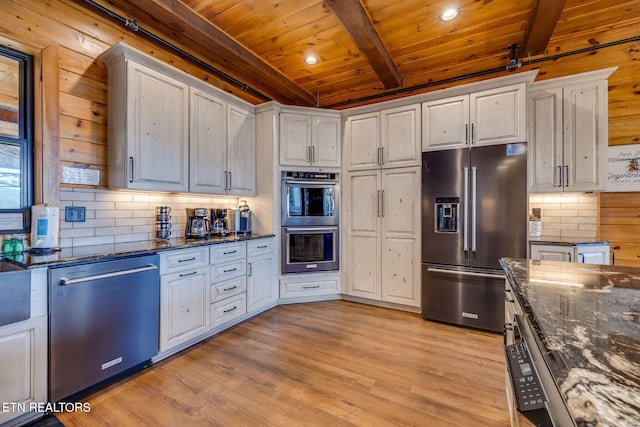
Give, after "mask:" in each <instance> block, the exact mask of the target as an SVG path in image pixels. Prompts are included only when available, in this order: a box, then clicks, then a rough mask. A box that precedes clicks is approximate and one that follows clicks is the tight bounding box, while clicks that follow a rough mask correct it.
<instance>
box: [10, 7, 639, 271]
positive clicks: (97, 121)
mask: <svg viewBox="0 0 640 427" xmlns="http://www.w3.org/2000/svg"><path fill="white" fill-rule="evenodd" d="M116 12H117V10H116ZM576 34H577V35H576V36H575V38H569V39H566V40H560V41H555V45H554V46H552V48H550V54H556V53H561V52H571V51H575V50H576V49H580V48H584V47H587V46H591V45H593V44H597V43H605V42H610V41H615V40H622V39H625V38H627V37H632V36H637V34H638V30H637V26H633V27H632V28H630V27H629V26H627V27H620V28H617V27H615V26H612V28H610V29H608V30H607V31H606V32H602V33H599V34H591V35H589V36H588V37H585V33H584V31H582V32H576ZM12 41H14V42H15V43H12ZM118 41H124V42H125V43H128V44H130V45H131V46H133V47H135V48H137V49H140V50H142V51H145V52H147V53H149V54H152V55H154V56H155V57H157V58H158V59H160V60H162V61H165V62H168V63H171V64H172V65H174V66H176V67H178V68H180V69H182V70H183V71H186V72H187V73H190V74H192V75H195V76H197V77H199V78H202V79H203V80H206V81H209V82H210V83H211V84H214V85H216V86H218V87H220V88H222V89H223V90H226V91H228V92H230V93H234V94H235V95H237V96H239V97H242V98H243V99H246V100H247V101H249V102H253V103H258V102H259V100H258V99H252V98H251V96H250V95H249V94H247V93H246V92H243V91H241V90H239V89H237V88H234V87H231V86H229V85H227V84H226V83H225V82H222V81H220V80H219V79H218V78H217V77H216V76H215V75H212V74H210V73H207V72H206V70H203V69H202V68H200V67H198V66H197V65H194V64H191V63H186V62H185V61H184V60H183V59H181V58H180V57H178V56H176V55H174V54H173V53H171V52H169V51H167V50H166V49H165V48H163V47H162V46H158V45H155V44H154V43H153V42H151V41H149V40H148V39H146V38H142V37H141V36H139V35H138V34H136V33H134V32H132V31H130V30H128V29H126V28H124V27H123V26H121V25H120V24H119V23H116V22H113V21H111V20H109V19H107V18H105V17H104V16H102V15H97V14H96V13H93V12H91V11H88V10H87V9H86V8H84V7H82V6H80V5H79V3H76V2H74V1H72V0H46V1H45V0H3V3H2V8H0V42H3V43H6V44H10V45H13V46H12V47H16V48H20V47H21V46H28V47H29V49H30V50H34V51H41V52H42V51H44V50H45V49H49V50H51V48H52V47H56V51H57V61H58V67H57V69H58V74H59V75H58V77H59V84H58V86H59V88H58V91H57V93H53V91H52V90H47V91H44V93H45V95H46V97H45V98H44V99H41V100H39V102H40V103H41V104H42V109H43V111H45V112H52V111H56V110H59V120H58V122H57V123H53V124H52V123H51V122H52V120H51V118H50V117H47V116H46V114H44V116H45V117H44V119H46V120H47V126H43V129H42V131H41V133H40V134H39V135H38V136H37V138H36V139H38V141H36V146H37V147H43V148H45V149H47V148H48V149H50V147H51V145H50V144H46V143H45V144H44V146H43V145H42V143H43V141H45V142H46V141H49V142H51V141H54V140H55V142H59V162H58V161H57V160H56V156H55V154H56V153H49V154H48V155H47V153H46V152H44V151H43V152H39V153H37V154H36V155H37V156H42V157H43V158H42V162H44V163H45V166H44V167H45V169H47V170H49V173H51V171H52V170H53V171H55V166H56V164H55V163H57V166H64V165H83V166H86V167H90V168H94V169H99V170H100V185H99V187H105V186H106V183H107V149H106V134H107V121H108V119H107V116H106V103H107V88H106V82H107V74H106V69H105V67H104V65H103V64H102V63H100V62H99V61H96V60H95V58H96V57H97V56H98V55H99V54H100V53H102V52H103V51H104V50H106V49H107V48H108V47H109V46H111V45H113V44H114V43H116V42H118ZM49 56H51V55H49ZM213 65H215V64H213ZM611 66H618V67H619V69H618V70H617V71H616V72H615V73H614V74H613V75H612V76H611V78H610V79H609V144H610V145H622V144H636V143H640V126H639V125H638V123H640V88H639V85H640V44H638V43H626V44H621V45H618V46H614V47H608V48H605V49H601V50H597V51H593V52H589V53H583V54H580V55H574V56H568V57H564V58H560V59H557V60H554V61H547V62H542V63H539V64H534V65H524V66H523V67H522V68H521V71H525V70H529V69H532V68H539V69H540V72H539V77H538V80H542V79H547V78H552V77H559V76H563V75H568V74H575V73H580V72H585V71H591V70H595V69H600V68H605V67H611ZM43 69H44V67H43ZM51 70H55V64H54V66H47V67H46V71H45V72H46V73H48V74H47V75H46V76H43V80H46V79H49V80H50V79H51V76H49V74H50V73H51ZM459 83H460V84H463V83H467V81H461V82H459ZM52 87H55V85H48V88H52ZM435 89H438V88H432V89H431V90H435ZM48 105H49V106H56V107H58V108H49V109H47V106H48ZM40 117H41V119H42V115H41V116H40ZM53 122H54V121H53ZM55 124H57V125H58V126H59V128H58V129H56V128H55ZM58 135H59V138H58ZM52 160H53V162H54V164H53V165H52V164H51V163H50V162H51V161H52ZM47 162H49V163H47ZM40 175H42V176H43V177H42V178H41V179H42V180H43V181H45V182H44V183H41V186H42V187H43V188H45V190H44V191H45V192H46V188H48V187H49V188H52V189H54V191H55V189H56V188H57V184H58V183H56V182H53V183H52V182H49V183H48V184H47V182H46V180H47V178H46V176H47V174H46V173H39V174H37V176H40ZM49 179H51V178H49ZM627 194H628V193H627ZM638 200H640V195H638V194H635V193H633V194H631V195H630V196H627V197H625V196H621V195H617V194H616V195H605V194H603V195H601V197H600V209H601V215H600V216H601V221H602V223H601V224H600V226H599V236H600V238H603V239H609V240H611V241H612V242H613V243H614V246H620V248H621V249H620V255H619V256H618V257H617V259H618V260H619V262H623V260H624V262H629V263H631V262H632V261H633V258H634V256H635V257H636V258H637V255H635V254H636V253H640V229H638V228H637V227H638V226H637V224H634V221H636V220H635V219H631V218H633V215H626V216H625V215H623V216H618V215H617V214H616V212H619V211H617V210H616V209H621V208H622V209H632V210H633V209H636V210H637V209H638V206H640V202H639V201H638ZM48 201H49V202H50V203H55V201H54V200H50V199H49V200H48ZM625 203H631V204H630V205H628V206H626V205H625ZM620 204H622V205H623V206H622V207H621V206H620ZM612 212H613V216H612V214H611V213H612ZM612 218H629V219H628V220H621V219H617V220H616V219H612ZM611 221H619V222H618V223H616V224H613V223H611ZM618 229H621V230H623V231H620V232H619V231H617V230H618ZM624 230H628V231H624ZM622 239H625V240H622Z"/></svg>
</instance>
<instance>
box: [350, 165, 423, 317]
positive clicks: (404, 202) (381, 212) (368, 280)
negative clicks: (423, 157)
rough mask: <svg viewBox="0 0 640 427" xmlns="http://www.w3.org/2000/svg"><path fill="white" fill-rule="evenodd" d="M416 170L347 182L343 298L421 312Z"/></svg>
mask: <svg viewBox="0 0 640 427" xmlns="http://www.w3.org/2000/svg"><path fill="white" fill-rule="evenodd" d="M420 178H421V177H420V168H419V167H413V168H397V169H388V170H383V171H361V172H351V173H349V174H347V175H346V177H345V181H344V182H345V185H344V188H345V191H346V195H345V197H346V200H347V212H346V215H345V216H346V218H347V223H346V231H345V239H343V242H344V246H346V248H345V251H344V252H343V253H344V254H346V256H345V257H344V258H343V260H344V262H343V263H342V265H343V269H344V271H345V276H346V284H345V285H344V289H345V293H346V294H347V295H349V296H353V297H361V298H366V299H371V300H377V301H384V302H389V303H395V304H400V305H404V306H409V307H420V265H421V264H420V262H421V259H420V256H421V251H420Z"/></svg>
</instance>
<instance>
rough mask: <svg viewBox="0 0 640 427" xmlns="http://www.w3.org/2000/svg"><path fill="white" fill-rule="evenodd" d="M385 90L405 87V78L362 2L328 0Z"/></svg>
mask: <svg viewBox="0 0 640 427" xmlns="http://www.w3.org/2000/svg"><path fill="white" fill-rule="evenodd" d="M324 4H325V5H327V7H328V8H329V9H330V10H331V11H332V12H333V14H334V15H335V16H336V18H337V19H338V21H340V24H342V27H343V28H344V29H345V31H346V32H347V34H349V36H351V40H353V42H354V43H355V45H356V46H357V48H358V49H359V50H360V52H362V54H363V55H364V56H365V57H366V58H367V60H368V61H369V64H370V65H371V67H372V68H373V70H374V71H375V73H376V74H377V75H378V77H379V78H380V80H381V81H382V83H383V84H384V87H385V88H386V89H396V88H400V87H402V76H401V75H400V71H399V70H398V68H397V67H396V65H395V64H394V63H393V60H392V59H391V55H389V52H387V49H386V48H385V47H384V44H382V40H381V39H380V36H379V35H378V32H377V31H376V29H375V26H374V25H373V22H372V21H371V17H369V14H368V13H367V11H366V10H365V8H364V6H362V3H360V0H325V2H324Z"/></svg>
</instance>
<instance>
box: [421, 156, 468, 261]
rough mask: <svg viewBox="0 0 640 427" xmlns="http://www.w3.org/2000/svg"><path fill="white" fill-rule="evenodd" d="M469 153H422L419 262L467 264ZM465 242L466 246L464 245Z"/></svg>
mask: <svg viewBox="0 0 640 427" xmlns="http://www.w3.org/2000/svg"><path fill="white" fill-rule="evenodd" d="M465 168H466V170H467V171H468V170H469V150H468V149H466V148H462V149H456V150H442V151H429V152H425V153H422V261H423V262H432V263H437V264H449V265H467V263H468V259H467V252H465V250H466V249H465V247H467V246H468V239H467V240H465V237H467V238H468V234H469V231H470V230H468V229H467V228H466V227H465V221H464V217H465V212H466V213H467V215H468V213H469V209H468V208H469V206H468V205H467V203H466V196H465V184H466V186H468V185H469V180H468V174H467V176H466V178H465V175H464V172H465ZM465 241H466V242H467V244H466V245H465Z"/></svg>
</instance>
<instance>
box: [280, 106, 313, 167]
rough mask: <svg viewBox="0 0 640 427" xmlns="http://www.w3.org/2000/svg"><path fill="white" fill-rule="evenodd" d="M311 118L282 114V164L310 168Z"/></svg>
mask: <svg viewBox="0 0 640 427" xmlns="http://www.w3.org/2000/svg"><path fill="white" fill-rule="evenodd" d="M310 150H311V116H308V115H306V114H295V113H281V114H280V164H281V165H284V166H309V165H310V164H311V151H310Z"/></svg>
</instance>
